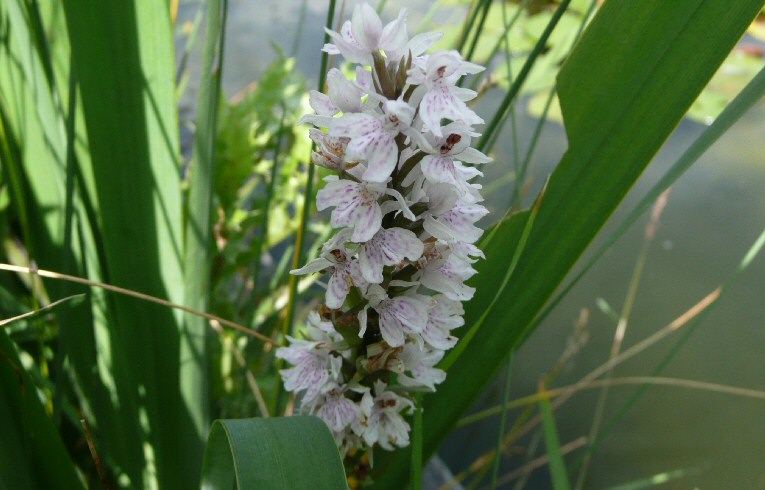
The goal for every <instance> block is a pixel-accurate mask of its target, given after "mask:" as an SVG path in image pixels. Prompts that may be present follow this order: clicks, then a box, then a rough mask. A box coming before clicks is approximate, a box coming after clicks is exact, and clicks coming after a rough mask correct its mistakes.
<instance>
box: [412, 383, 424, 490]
mask: <svg viewBox="0 0 765 490" xmlns="http://www.w3.org/2000/svg"><path fill="white" fill-rule="evenodd" d="M414 405H415V407H414V421H413V422H414V424H413V425H414V427H413V429H412V469H411V489H412V490H422V393H417V394H415V395H414Z"/></svg>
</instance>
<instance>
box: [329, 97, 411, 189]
mask: <svg viewBox="0 0 765 490" xmlns="http://www.w3.org/2000/svg"><path fill="white" fill-rule="evenodd" d="M382 108H383V114H379V115H372V114H365V113H347V114H344V115H343V116H342V117H339V118H336V119H333V120H332V121H331V122H330V125H329V134H330V135H331V136H345V137H348V138H350V139H351V141H350V143H348V147H347V148H346V155H347V158H348V159H351V160H354V159H359V160H366V161H367V163H368V164H367V167H368V168H367V171H366V172H364V175H363V178H364V180H367V181H369V182H385V181H386V180H388V177H390V175H391V172H393V169H394V168H396V164H397V163H398V145H397V144H396V141H395V138H396V136H397V135H398V134H399V132H401V131H403V130H405V129H408V128H409V126H410V125H411V123H412V118H413V117H414V109H413V108H412V107H411V106H410V105H409V104H407V103H406V102H404V101H401V100H387V101H385V102H384V103H383V106H382Z"/></svg>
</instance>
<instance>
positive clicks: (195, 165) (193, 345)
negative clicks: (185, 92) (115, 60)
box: [178, 0, 228, 466]
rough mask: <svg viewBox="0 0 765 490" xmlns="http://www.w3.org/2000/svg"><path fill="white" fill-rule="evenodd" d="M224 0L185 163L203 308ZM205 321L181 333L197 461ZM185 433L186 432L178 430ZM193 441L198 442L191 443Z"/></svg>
mask: <svg viewBox="0 0 765 490" xmlns="http://www.w3.org/2000/svg"><path fill="white" fill-rule="evenodd" d="M227 7H228V2H227V0H210V1H209V2H208V3H207V24H206V27H205V45H204V58H203V61H202V78H201V80H200V89H199V100H198V103H197V122H196V134H195V135H194V153H193V160H192V164H191V168H190V177H189V182H190V183H189V195H188V202H187V206H186V213H187V215H186V232H185V241H184V245H185V246H184V264H183V265H184V283H185V289H184V298H185V303H186V305H188V306H189V307H190V308H193V309H195V310H200V311H207V309H208V306H209V302H210V274H211V270H212V232H211V230H212V219H213V188H214V186H215V138H216V135H217V127H218V125H217V122H218V107H219V106H220V98H221V77H222V74H223V56H224V48H225V43H224V39H225V36H224V32H225V27H226V12H227ZM207 334H208V326H207V325H206V322H205V320H204V318H203V317H200V316H198V315H186V316H185V318H184V323H183V329H182V332H181V352H180V362H181V365H182V366H184V368H183V370H182V371H181V379H180V382H181V395H182V397H183V399H184V401H185V404H186V406H187V407H188V410H189V414H190V415H191V418H192V422H193V424H194V428H195V432H196V433H195V434H190V436H191V438H190V439H189V440H188V441H187V447H188V448H189V450H190V451H189V455H190V458H196V460H195V461H194V464H196V465H197V466H201V464H202V456H203V451H204V449H203V441H204V437H205V435H206V434H207V431H208V428H209V425H210V414H209V407H208V398H209V397H208V379H207V371H208V369H207V368H208V355H207ZM178 436H179V437H183V438H185V437H186V435H181V434H179V435H178ZM195 445H198V447H194V446H195Z"/></svg>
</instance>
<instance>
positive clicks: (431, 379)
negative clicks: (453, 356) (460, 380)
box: [398, 344, 446, 391]
mask: <svg viewBox="0 0 765 490" xmlns="http://www.w3.org/2000/svg"><path fill="white" fill-rule="evenodd" d="M398 357H399V359H400V360H401V361H402V362H403V364H404V372H403V373H401V374H399V375H398V382H399V383H401V385H403V386H408V387H413V388H417V387H423V388H427V389H429V390H430V391H436V385H437V384H439V383H442V382H443V381H444V380H445V379H446V373H445V372H444V371H442V370H441V369H438V368H436V367H434V366H435V365H436V364H438V363H439V361H441V359H442V358H443V357H444V351H442V350H437V349H421V348H419V347H417V346H416V345H414V344H406V345H405V346H404V350H403V351H402V352H401V353H400V354H399V356H398ZM406 373H411V376H410V375H408V374H406Z"/></svg>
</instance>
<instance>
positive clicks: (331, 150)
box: [308, 128, 350, 171]
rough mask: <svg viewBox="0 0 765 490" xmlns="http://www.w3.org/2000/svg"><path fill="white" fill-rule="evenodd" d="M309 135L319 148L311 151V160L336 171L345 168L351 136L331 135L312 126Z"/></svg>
mask: <svg viewBox="0 0 765 490" xmlns="http://www.w3.org/2000/svg"><path fill="white" fill-rule="evenodd" d="M308 136H309V137H310V138H311V140H312V141H313V142H314V143H316V147H317V150H318V151H314V152H312V153H311V161H312V162H313V163H314V164H315V165H319V166H320V167H324V168H328V169H331V170H336V171H341V170H345V163H346V162H345V147H346V146H348V142H349V141H350V138H343V137H336V136H329V135H328V134H326V133H323V132H322V131H321V130H319V129H316V128H311V129H310V130H309V131H308Z"/></svg>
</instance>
